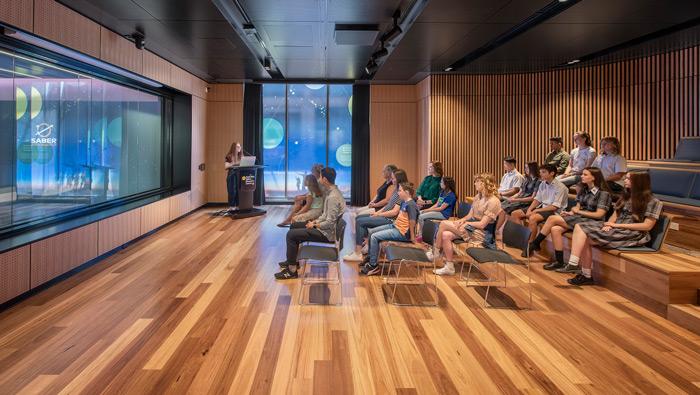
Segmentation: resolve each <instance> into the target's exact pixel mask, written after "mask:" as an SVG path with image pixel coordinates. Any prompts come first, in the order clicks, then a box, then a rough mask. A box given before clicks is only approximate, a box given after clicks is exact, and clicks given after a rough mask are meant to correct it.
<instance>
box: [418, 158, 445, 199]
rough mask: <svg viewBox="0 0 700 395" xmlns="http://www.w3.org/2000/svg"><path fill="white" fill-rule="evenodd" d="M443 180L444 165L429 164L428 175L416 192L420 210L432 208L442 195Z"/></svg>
mask: <svg viewBox="0 0 700 395" xmlns="http://www.w3.org/2000/svg"><path fill="white" fill-rule="evenodd" d="M441 178H442V163H441V162H438V161H433V162H428V175H427V176H425V178H424V179H423V181H422V182H421V183H420V185H419V186H418V190H416V203H418V207H419V208H426V207H430V206H432V205H433V203H435V201H436V200H437V198H438V195H440V179H441Z"/></svg>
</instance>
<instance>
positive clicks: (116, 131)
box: [107, 117, 122, 147]
mask: <svg viewBox="0 0 700 395" xmlns="http://www.w3.org/2000/svg"><path fill="white" fill-rule="evenodd" d="M107 140H108V141H109V142H110V143H111V144H112V145H113V146H115V147H121V146H122V117H117V118H114V119H113V120H111V121H110V122H109V125H107Z"/></svg>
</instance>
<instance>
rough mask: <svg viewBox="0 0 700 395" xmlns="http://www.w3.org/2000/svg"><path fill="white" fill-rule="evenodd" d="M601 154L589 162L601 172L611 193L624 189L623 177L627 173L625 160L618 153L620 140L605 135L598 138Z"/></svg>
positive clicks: (620, 191)
mask: <svg viewBox="0 0 700 395" xmlns="http://www.w3.org/2000/svg"><path fill="white" fill-rule="evenodd" d="M600 149H601V151H603V153H602V154H600V155H598V157H597V158H595V160H594V161H593V164H591V166H592V167H597V168H599V169H600V171H602V172H603V177H605V181H607V182H608V187H610V190H611V191H612V192H613V193H622V192H623V191H624V190H625V182H624V180H623V178H624V177H625V173H627V160H626V159H625V158H624V157H623V156H622V155H620V140H618V139H617V138H615V137H605V138H603V139H602V140H600Z"/></svg>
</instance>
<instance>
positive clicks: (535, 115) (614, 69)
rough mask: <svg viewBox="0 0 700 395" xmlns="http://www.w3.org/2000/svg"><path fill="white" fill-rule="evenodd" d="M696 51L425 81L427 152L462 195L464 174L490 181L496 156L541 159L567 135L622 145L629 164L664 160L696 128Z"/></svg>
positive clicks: (468, 179) (466, 184) (466, 188)
mask: <svg viewBox="0 0 700 395" xmlns="http://www.w3.org/2000/svg"><path fill="white" fill-rule="evenodd" d="M699 55H700V51H699V49H698V47H695V48H689V49H685V50H682V51H676V52H672V53H668V54H662V55H656V56H652V57H648V58H642V59H636V60H631V61H625V62H619V63H613V64H607V65H598V66H592V67H587V68H576V69H567V70H558V71H549V72H542V73H533V74H514V75H434V76H432V77H431V97H430V131H431V135H430V144H431V145H430V154H431V157H432V158H434V159H437V160H442V161H443V162H444V163H445V168H446V174H448V175H453V176H455V177H456V179H457V189H458V191H459V193H460V195H462V194H473V192H474V191H473V185H472V175H473V174H475V173H477V172H483V171H487V172H491V173H494V174H496V175H497V178H500V175H501V173H502V162H501V159H502V157H503V156H505V155H513V156H515V157H516V158H517V159H518V167H519V168H522V167H523V164H524V163H525V162H526V161H533V160H536V161H538V162H541V161H542V160H543V159H544V156H545V155H546V153H547V151H548V141H547V139H548V138H549V137H550V136H562V137H564V141H565V147H566V149H567V150H570V149H571V148H573V147H572V145H573V142H572V137H573V133H574V132H575V131H577V130H586V131H588V132H589V133H591V135H592V137H593V140H594V142H595V144H594V147H595V148H596V150H598V148H599V147H598V141H599V139H600V138H602V137H604V136H616V137H618V138H619V139H620V141H621V142H622V151H623V155H624V156H625V157H626V158H628V159H631V160H648V159H653V158H670V157H672V156H673V153H674V150H675V146H676V144H677V142H678V140H679V138H680V137H682V136H697V135H699V134H700V132H699V128H698V126H700V125H699V124H698V123H699V121H698V117H699V115H700V109H699V108H698V103H700V101H699V99H698V93H699V92H698V69H699V63H698V62H699V59H698V56H699Z"/></svg>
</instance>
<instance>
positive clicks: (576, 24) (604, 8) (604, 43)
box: [61, 0, 700, 83]
mask: <svg viewBox="0 0 700 395" xmlns="http://www.w3.org/2000/svg"><path fill="white" fill-rule="evenodd" d="M227 1H231V2H232V3H233V0H227ZM61 2H62V3H63V4H65V5H67V6H68V7H70V8H72V9H74V10H76V11H78V12H80V13H82V14H84V15H86V16H88V17H90V18H91V19H94V20H96V21H97V22H99V23H101V24H103V25H105V26H107V27H108V28H110V29H112V30H114V31H116V32H118V33H120V34H123V35H128V34H131V33H133V32H134V31H135V30H136V29H140V30H143V31H144V32H145V34H146V47H147V48H148V49H150V50H151V51H153V52H155V53H157V54H158V55H160V56H162V57H163V58H165V59H168V60H169V61H171V62H173V63H175V64H177V65H179V66H180V67H182V68H184V69H186V70H188V71H190V72H192V73H193V74H195V75H197V76H199V77H201V78H203V79H205V80H207V81H210V82H213V81H219V82H226V81H242V80H250V79H267V78H270V76H269V74H268V73H267V72H266V71H265V69H264V68H263V67H262V65H261V63H260V61H259V60H258V59H257V58H256V56H255V55H254V54H253V52H252V51H251V50H250V49H249V48H248V46H247V45H246V42H245V41H244V39H242V38H241V37H240V36H239V34H238V33H237V32H236V30H234V28H233V27H232V26H231V25H230V24H229V22H228V21H227V20H226V19H225V18H224V16H223V15H222V14H221V13H220V12H219V10H218V9H217V7H216V6H215V5H214V4H213V3H212V2H211V1H210V0H61ZM552 3H557V1H556V0H429V1H428V3H427V6H426V7H425V9H424V10H423V12H422V13H421V14H420V15H419V17H418V18H417V20H416V21H415V23H414V24H413V25H412V27H411V28H410V29H409V30H408V31H407V32H406V33H405V34H404V36H403V37H402V38H401V41H400V42H399V44H398V45H397V46H396V47H395V48H393V51H392V52H391V54H390V55H389V57H388V59H387V60H386V62H384V64H381V65H380V68H379V70H378V71H377V73H376V75H375V76H374V79H373V81H376V82H391V83H415V82H417V81H420V80H421V79H422V78H424V77H425V76H426V75H428V74H429V73H431V72H433V73H434V72H442V71H443V70H444V68H445V67H447V66H448V65H451V64H453V63H454V62H455V61H457V60H459V59H461V58H463V57H465V56H467V55H468V54H470V53H471V52H472V51H475V50H477V49H479V48H481V47H483V46H484V45H486V44H488V43H490V42H492V41H493V40H494V39H495V38H497V37H499V36H500V35H502V34H504V33H505V32H508V31H509V30H510V29H512V28H514V27H515V26H518V25H519V24H521V23H522V22H523V21H526V20H528V19H529V18H532V17H533V16H534V15H536V13H537V12H538V11H540V10H542V9H544V8H545V7H547V6H548V5H550V4H552ZM572 3H575V4H573V5H571V6H570V7H568V8H567V9H566V10H564V11H563V12H561V13H559V14H557V15H555V16H553V17H551V18H549V19H547V20H545V21H544V22H542V23H539V24H537V25H535V26H533V27H532V28H530V29H528V30H526V31H524V32H523V33H521V34H518V35H517V36H515V37H513V38H512V39H510V40H509V41H507V42H505V43H503V44H502V45H500V46H498V47H496V48H494V49H492V50H490V51H489V52H487V53H485V54H483V55H481V56H479V57H477V58H476V59H474V60H472V61H471V62H469V63H467V64H466V65H464V66H462V67H460V68H458V69H457V70H455V71H453V72H461V73H505V72H507V73H510V72H528V71H536V70H546V69H550V68H552V67H556V66H558V65H561V64H565V63H566V62H567V61H570V60H572V59H579V58H582V59H587V61H591V62H593V61H596V59H597V60H598V61H600V60H601V59H608V60H613V59H614V60H618V59H620V58H630V57H636V56H642V55H643V54H646V53H648V52H650V51H651V52H654V53H658V52H659V51H663V50H664V49H667V50H668V49H677V48H679V47H687V46H691V45H697V44H700V41H698V36H699V35H698V34H697V27H695V26H692V25H693V23H688V21H691V20H693V19H696V18H700V1H699V0H673V1H670V0H580V1H578V2H575V1H572ZM239 4H240V5H241V7H242V8H243V10H244V11H245V13H246V14H247V15H248V17H249V18H250V20H251V21H252V23H253V24H254V25H255V28H256V30H257V31H258V34H259V35H260V36H261V38H262V39H263V41H264V43H265V46H266V47H267V48H268V50H269V51H270V54H271V55H272V57H273V58H274V61H275V63H276V64H277V66H278V67H279V70H280V72H281V73H282V75H283V76H284V77H285V78H289V79H308V80H336V79H343V80H354V79H359V78H361V77H362V75H363V68H364V66H365V64H366V63H367V61H368V60H369V58H370V55H371V53H372V52H373V50H376V49H377V48H376V46H375V47H372V46H359V45H337V44H336V43H335V40H334V27H335V24H336V23H343V24H348V23H358V24H376V25H378V26H379V28H380V31H385V30H387V29H388V28H389V27H390V24H391V15H392V13H393V12H394V10H396V9H397V8H402V9H403V10H406V9H407V8H408V7H409V6H410V5H411V4H412V1H411V0H239ZM684 22H685V23H686V24H688V26H687V29H684V30H680V31H676V32H673V33H672V34H668V35H666V36H664V37H659V38H655V39H653V40H648V41H645V42H644V43H639V42H634V44H635V45H629V46H627V45H623V47H624V48H621V50H619V51H616V52H614V53H608V52H610V51H607V52H606V50H607V49H610V48H615V49H617V48H616V46H621V45H622V44H626V43H631V42H632V41H633V40H635V39H638V38H639V37H642V36H645V35H650V34H653V33H655V32H658V31H660V30H663V29H667V30H672V29H673V27H674V26H677V25H679V24H682V23H684ZM244 37H245V36H244ZM631 40H632V41H631ZM599 54H600V55H601V56H598V55H599ZM587 55H595V56H589V57H588V58H586V56H587ZM589 58H595V59H589ZM584 63H585V62H584Z"/></svg>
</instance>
